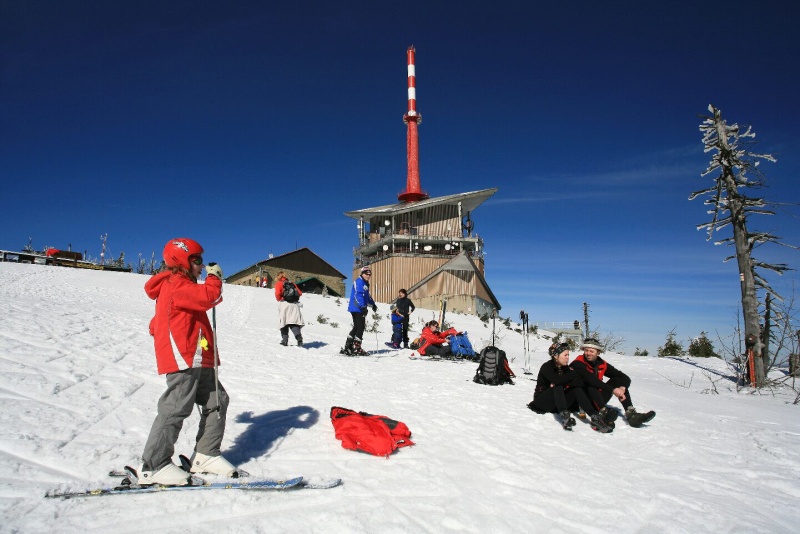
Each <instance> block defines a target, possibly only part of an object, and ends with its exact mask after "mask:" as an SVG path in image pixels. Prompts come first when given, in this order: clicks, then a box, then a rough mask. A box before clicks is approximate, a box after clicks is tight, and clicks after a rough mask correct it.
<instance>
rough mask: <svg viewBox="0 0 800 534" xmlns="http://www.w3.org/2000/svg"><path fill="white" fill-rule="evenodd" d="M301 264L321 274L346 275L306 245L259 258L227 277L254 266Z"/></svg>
mask: <svg viewBox="0 0 800 534" xmlns="http://www.w3.org/2000/svg"><path fill="white" fill-rule="evenodd" d="M301 263H302V264H303V266H307V267H308V269H303V270H304V271H306V272H311V273H316V274H322V275H326V276H335V277H338V278H341V279H342V280H344V279H346V278H347V276H345V275H343V274H342V273H340V272H339V271H338V270H336V269H335V268H334V267H333V266H332V265H331V264H330V263H328V262H326V261H325V260H323V259H322V258H320V257H319V256H318V255H316V254H314V252H312V251H311V249H309V248H308V247H303V248H299V249H297V250H293V251H291V252H287V253H285V254H281V255H280V256H275V257H272V258H268V259H266V260H261V261H259V262H258V263H254V264H253V265H250V266H249V267H245V268H244V269H242V270H240V271H238V272H235V273H233V274H232V275H230V276H229V278H233V277H236V276H238V275H239V274H242V273H245V274H246V273H247V272H252V269H253V268H254V267H259V266H270V267H276V268H280V269H291V270H299V269H297V267H298V266H299V265H300V264H301Z"/></svg>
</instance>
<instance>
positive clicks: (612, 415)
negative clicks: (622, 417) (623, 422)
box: [598, 406, 619, 429]
mask: <svg viewBox="0 0 800 534" xmlns="http://www.w3.org/2000/svg"><path fill="white" fill-rule="evenodd" d="M598 414H599V415H600V419H602V420H603V422H604V423H605V424H606V426H610V427H611V428H612V429H613V428H614V427H615V426H616V425H615V424H614V421H615V420H616V419H617V417H619V413H618V412H617V411H616V410H613V409H611V408H609V407H608V406H603V407H602V408H600V411H599V412H598Z"/></svg>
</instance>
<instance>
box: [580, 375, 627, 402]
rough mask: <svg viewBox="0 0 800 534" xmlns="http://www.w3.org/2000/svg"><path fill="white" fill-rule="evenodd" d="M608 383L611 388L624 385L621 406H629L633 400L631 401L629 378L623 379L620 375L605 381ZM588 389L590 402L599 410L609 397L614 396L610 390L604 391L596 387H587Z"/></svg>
mask: <svg viewBox="0 0 800 534" xmlns="http://www.w3.org/2000/svg"><path fill="white" fill-rule="evenodd" d="M606 383H607V384H610V385H611V387H612V389H616V388H618V387H620V386H623V387H625V400H624V401H622V407H623V408H624V409H625V410H627V409H628V407H629V406H633V401H631V381H630V379H627V380H626V379H624V378H620V377H615V378H612V379H611V380H609V381H608V382H606ZM588 389H589V396H590V397H591V398H592V403H593V404H594V405H595V407H596V408H597V409H598V410H599V409H600V408H602V407H603V406H605V405H606V404H608V401H610V400H611V397H613V396H614V394H613V393H611V392H610V391H606V390H604V389H597V388H592V387H590V388H588Z"/></svg>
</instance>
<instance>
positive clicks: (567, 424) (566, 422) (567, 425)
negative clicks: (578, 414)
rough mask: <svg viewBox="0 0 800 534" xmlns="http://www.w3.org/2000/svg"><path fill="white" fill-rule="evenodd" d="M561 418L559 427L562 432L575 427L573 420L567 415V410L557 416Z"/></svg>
mask: <svg viewBox="0 0 800 534" xmlns="http://www.w3.org/2000/svg"><path fill="white" fill-rule="evenodd" d="M559 415H560V416H561V426H562V427H563V428H564V430H572V427H573V426H575V419H573V418H572V416H571V415H570V413H569V410H564V411H563V412H561V413H560V414H559Z"/></svg>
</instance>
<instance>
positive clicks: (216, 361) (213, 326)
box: [211, 306, 222, 419]
mask: <svg viewBox="0 0 800 534" xmlns="http://www.w3.org/2000/svg"><path fill="white" fill-rule="evenodd" d="M211 332H212V333H213V335H214V389H215V391H216V394H217V419H222V414H221V413H220V412H221V411H222V405H221V404H220V402H219V352H218V349H217V307H216V306H214V307H213V308H211Z"/></svg>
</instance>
